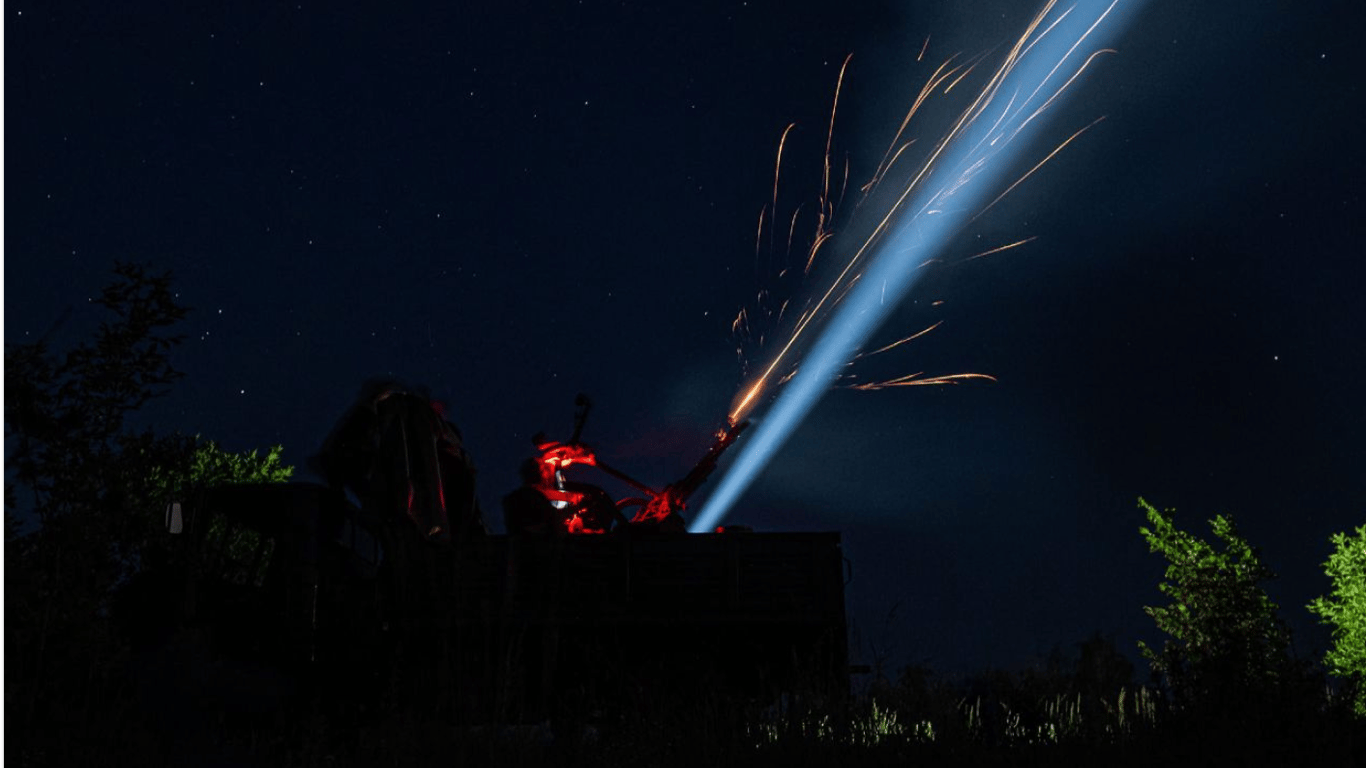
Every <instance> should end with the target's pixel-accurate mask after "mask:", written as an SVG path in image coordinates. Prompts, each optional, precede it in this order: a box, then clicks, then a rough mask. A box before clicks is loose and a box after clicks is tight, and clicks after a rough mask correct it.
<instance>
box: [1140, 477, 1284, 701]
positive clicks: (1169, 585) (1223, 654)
mask: <svg viewBox="0 0 1366 768" xmlns="http://www.w3.org/2000/svg"><path fill="white" fill-rule="evenodd" d="M1138 503H1139V507H1140V508H1141V509H1143V510H1144V512H1145V514H1146V515H1147V518H1148V523H1149V526H1150V527H1143V528H1140V529H1139V531H1140V532H1141V533H1142V534H1143V537H1144V538H1145V539H1147V541H1148V546H1149V547H1150V548H1151V550H1152V551H1153V552H1156V553H1160V554H1161V555H1162V556H1163V557H1165V558H1166V559H1167V561H1168V565H1167V570H1166V574H1165V578H1166V581H1164V582H1162V583H1161V584H1160V585H1158V589H1159V590H1160V591H1161V592H1162V594H1164V595H1166V596H1167V597H1169V598H1171V600H1172V602H1171V603H1170V604H1168V605H1165V606H1160V607H1145V608H1144V611H1145V612H1146V613H1147V614H1148V615H1149V616H1152V617H1153V619H1154V620H1155V621H1156V622H1157V626H1158V628H1159V629H1161V630H1162V631H1163V632H1165V633H1166V634H1167V635H1169V636H1170V637H1169V638H1168V639H1167V640H1166V642H1165V643H1164V644H1163V646H1162V649H1161V651H1155V650H1154V649H1152V648H1150V647H1148V646H1147V645H1145V644H1143V643H1139V646H1140V648H1141V650H1142V652H1143V656H1144V657H1145V658H1147V659H1148V661H1149V662H1151V663H1152V666H1153V669H1154V671H1155V672H1157V673H1158V675H1159V676H1161V677H1162V678H1163V679H1164V680H1165V682H1166V683H1167V685H1168V686H1169V687H1170V689H1171V692H1172V695H1173V698H1174V700H1175V703H1176V705H1177V706H1178V707H1180V708H1185V709H1195V710H1202V709H1203V710H1210V711H1213V710H1228V709H1230V708H1238V707H1241V706H1243V705H1245V704H1248V703H1250V702H1253V701H1257V700H1260V699H1262V698H1264V697H1265V696H1266V694H1269V693H1271V692H1272V691H1273V690H1275V689H1276V688H1277V687H1278V686H1280V685H1282V684H1283V683H1288V682H1292V679H1291V678H1293V677H1294V675H1293V674H1292V667H1293V664H1292V661H1291V659H1290V656H1289V647H1290V632H1289V630H1288V629H1287V628H1286V626H1285V624H1284V623H1283V622H1282V621H1281V619H1280V618H1279V617H1278V616H1277V615H1276V605H1275V603H1273V602H1271V599H1270V598H1269V597H1267V594H1266V591H1265V590H1264V589H1263V588H1262V582H1264V581H1266V580H1268V579H1270V578H1273V574H1272V572H1271V571H1270V569H1268V568H1267V567H1266V566H1265V565H1263V564H1262V562H1261V559H1260V557H1259V556H1258V553H1257V551H1256V550H1255V549H1253V547H1252V546H1251V545H1250V544H1248V542H1247V540H1246V539H1244V538H1243V537H1242V536H1240V535H1239V534H1238V531H1237V528H1236V527H1235V526H1234V523H1233V520H1232V519H1231V518H1229V517H1226V516H1224V515H1217V516H1215V518H1214V519H1213V520H1211V521H1210V526H1211V529H1212V530H1213V532H1214V536H1215V538H1216V539H1217V541H1218V542H1219V543H1220V544H1221V546H1219V547H1216V546H1214V545H1212V544H1210V543H1209V542H1207V541H1205V540H1203V539H1200V538H1198V537H1196V536H1194V535H1193V534H1190V533H1187V532H1186V531H1182V530H1179V529H1178V528H1176V526H1175V525H1174V523H1173V520H1172V517H1173V513H1172V511H1171V510H1167V511H1165V512H1159V511H1158V510H1157V509H1156V508H1154V507H1153V506H1152V505H1150V504H1148V503H1147V502H1146V501H1144V500H1142V499H1139V502H1138Z"/></svg>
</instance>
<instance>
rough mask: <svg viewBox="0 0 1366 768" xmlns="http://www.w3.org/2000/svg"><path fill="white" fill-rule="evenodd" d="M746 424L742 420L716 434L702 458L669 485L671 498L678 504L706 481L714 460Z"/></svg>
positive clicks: (713, 469) (714, 463)
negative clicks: (686, 472)
mask: <svg viewBox="0 0 1366 768" xmlns="http://www.w3.org/2000/svg"><path fill="white" fill-rule="evenodd" d="M748 426H749V421H742V422H740V423H738V424H735V425H733V426H731V428H730V429H727V430H726V431H724V432H722V433H721V434H720V435H718V436H717V439H716V442H715V443H713V444H712V446H711V448H710V449H708V450H707V453H706V454H705V455H704V456H703V457H702V460H701V461H699V462H697V464H696V465H694V466H693V468H692V469H691V470H690V471H689V472H688V474H686V475H684V476H683V479H682V480H679V481H678V482H676V483H674V484H673V485H671V486H669V490H670V491H671V492H672V496H673V498H674V499H675V500H676V501H677V502H678V504H679V505H680V506H682V504H684V503H686V502H687V500H688V497H689V496H691V495H693V493H694V492H695V491H697V489H698V488H699V487H701V485H702V483H704V482H706V481H707V478H708V477H709V476H710V475H711V473H712V472H713V471H715V470H716V462H717V461H719V460H720V458H721V454H722V453H725V451H726V449H727V448H729V447H730V446H731V443H734V442H735V440H736V438H738V437H739V436H740V433H741V432H744V431H745V429H746V428H747V427H748Z"/></svg>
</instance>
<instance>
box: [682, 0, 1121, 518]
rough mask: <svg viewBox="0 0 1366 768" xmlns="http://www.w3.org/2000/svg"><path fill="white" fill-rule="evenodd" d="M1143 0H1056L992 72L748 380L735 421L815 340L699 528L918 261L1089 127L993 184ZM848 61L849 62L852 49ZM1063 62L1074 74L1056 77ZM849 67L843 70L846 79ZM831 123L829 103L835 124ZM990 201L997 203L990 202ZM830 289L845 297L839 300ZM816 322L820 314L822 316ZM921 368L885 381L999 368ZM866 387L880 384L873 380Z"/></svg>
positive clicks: (928, 88) (824, 211) (787, 427)
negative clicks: (1001, 185)
mask: <svg viewBox="0 0 1366 768" xmlns="http://www.w3.org/2000/svg"><path fill="white" fill-rule="evenodd" d="M1122 1H1123V8H1122V9H1120V5H1121V2H1122ZM1139 4H1140V0H1132V1H1129V0H1078V2H1076V3H1075V4H1073V5H1071V6H1069V7H1067V8H1066V9H1059V7H1058V3H1057V2H1056V0H1050V2H1048V3H1046V4H1045V6H1044V7H1043V9H1042V10H1040V11H1039V13H1038V14H1036V15H1035V16H1034V17H1033V18H1032V19H1031V21H1030V22H1029V24H1028V25H1027V27H1026V28H1025V31H1024V33H1023V34H1021V35H1020V37H1019V38H1018V39H1017V40H1016V41H1015V43H1014V44H1013V45H1012V46H1011V48H1010V49H1009V51H1008V52H1007V53H1006V54H1005V56H1004V59H1003V60H1002V62H1001V64H1000V65H999V66H998V68H997V69H996V71H995V72H994V74H992V75H991V76H990V78H989V79H988V80H987V83H986V84H985V85H984V86H983V87H982V89H981V91H980V92H979V93H978V94H977V95H976V97H975V98H974V99H973V100H972V102H971V104H970V105H969V106H968V107H967V108H966V109H965V110H964V111H963V112H962V113H961V114H960V115H959V116H958V118H956V120H955V122H954V123H953V126H952V128H950V129H949V131H948V132H947V133H946V134H945V136H944V137H943V138H942V139H941V140H940V141H939V142H938V143H937V144H936V145H935V146H934V148H933V149H932V150H931V151H930V153H929V155H928V157H927V158H926V159H925V160H924V162H923V165H922V166H921V167H920V169H919V170H918V171H917V172H916V173H915V174H914V176H913V177H912V179H911V180H910V182H909V183H908V184H907V185H906V186H905V188H904V189H903V190H902V192H901V194H900V195H899V197H898V198H897V199H896V201H895V203H893V204H892V206H891V207H890V209H889V210H888V211H887V212H886V214H885V215H884V216H883V217H882V219H881V220H880V221H879V222H878V224H877V225H876V227H875V228H874V229H873V232H872V234H871V235H870V236H869V237H868V238H867V239H866V240H865V241H864V242H863V243H862V244H861V245H860V246H859V247H858V248H857V249H856V251H855V253H854V255H853V256H852V257H851V258H850V259H849V261H848V262H847V263H846V264H845V265H844V267H843V268H842V269H841V270H840V272H839V273H838V275H837V276H836V278H835V280H834V282H833V283H832V284H831V285H830V286H829V287H828V288H827V289H826V290H825V291H824V292H823V293H822V295H821V296H820V298H819V299H818V300H816V301H815V302H814V304H812V305H811V306H810V307H809V308H808V309H807V310H805V311H804V312H803V314H802V317H801V318H800V320H799V321H798V322H797V324H796V326H795V327H794V329H793V330H792V333H791V334H790V335H789V336H788V337H787V339H786V341H785V342H784V343H783V344H782V346H781V347H780V348H779V349H778V351H777V353H776V355H775V356H774V357H773V359H772V361H771V362H770V363H769V364H768V365H767V366H765V367H764V369H763V371H762V373H760V374H759V375H758V376H757V377H756V378H755V379H754V380H753V381H752V382H751V383H749V384H748V385H747V386H746V387H744V388H742V390H741V393H740V394H739V395H738V396H737V398H736V401H735V404H734V406H733V408H732V410H731V413H730V415H729V420H730V423H731V424H736V423H739V422H740V421H741V420H743V419H744V418H746V416H747V415H748V414H750V413H751V412H752V411H753V410H754V409H755V408H756V407H757V406H758V405H759V404H760V403H761V402H762V401H763V400H764V397H763V395H764V394H765V393H766V391H767V390H768V388H769V386H770V381H778V380H783V379H785V378H786V377H785V376H784V375H783V374H778V373H776V372H777V371H778V370H779V369H780V368H783V369H786V368H790V367H796V363H797V361H795V360H792V359H790V358H793V357H795V356H796V355H797V354H798V353H799V351H800V349H802V348H803V347H804V346H805V345H806V344H808V343H809V344H810V351H809V352H807V353H806V354H805V355H804V356H802V359H801V360H800V367H799V368H798V370H797V371H796V374H795V375H791V379H790V381H787V383H786V384H785V386H784V387H783V392H782V395H781V396H780V397H779V398H778V400H777V401H776V402H775V403H774V405H773V407H772V408H771V409H770V411H769V412H768V413H767V414H766V415H765V417H764V418H763V420H762V421H761V422H760V423H759V424H758V426H757V427H756V429H755V431H754V434H753V435H752V436H751V437H750V439H749V440H748V441H747V442H746V444H745V445H744V446H743V450H742V452H741V453H740V455H739V456H738V457H736V460H735V463H734V464H733V465H732V466H731V468H730V470H729V471H728V472H727V473H726V475H725V476H724V477H723V478H722V479H721V482H720V483H719V484H718V485H717V487H716V489H715V491H714V492H713V493H712V494H711V496H710V497H709V498H708V499H707V501H706V504H705V505H704V506H703V507H702V509H701V510H700V512H699V513H698V515H697V517H696V518H695V519H694V521H693V523H692V525H691V526H690V530H692V531H694V532H701V531H709V530H711V529H712V528H713V527H714V526H715V525H716V524H717V522H718V521H719V520H720V519H721V518H722V517H723V516H724V515H725V513H726V512H727V511H728V510H729V509H730V507H731V506H732V505H733V504H734V503H735V501H736V500H738V498H739V497H740V494H742V493H743V492H744V491H745V489H747V488H748V487H749V485H750V484H751V483H752V482H753V481H754V479H755V478H756V477H757V476H758V474H759V472H760V470H762V469H763V467H764V465H766V464H767V463H768V461H769V459H770V458H771V457H772V456H773V454H774V453H776V451H777V450H778V448H779V447H780V446H781V445H782V443H783V441H785V440H786V439H787V437H788V435H790V434H791V433H792V431H793V430H794V429H796V427H797V425H798V424H799V423H800V422H801V420H802V419H803V418H804V417H805V416H806V414H807V412H809V411H810V409H811V408H812V407H813V406H814V405H815V403H816V401H817V400H818V399H819V398H820V397H821V395H823V394H824V393H825V392H826V391H827V390H828V389H830V387H831V386H832V384H834V383H835V381H836V379H837V377H838V375H839V373H840V371H841V370H842V369H843V367H844V366H845V365H846V364H847V363H848V362H849V361H850V360H851V359H852V358H853V357H854V356H855V354H856V353H857V351H858V349H859V347H860V346H861V345H862V344H863V343H865V342H866V341H867V339H868V337H869V336H870V335H871V334H872V333H873V331H875V330H876V329H877V327H878V326H879V325H880V324H881V322H882V321H883V320H884V319H885V318H886V316H887V315H888V314H889V313H890V312H891V310H892V309H893V308H895V306H896V305H897V304H899V303H900V300H901V299H902V298H903V297H904V296H905V295H906V293H907V292H908V291H909V290H910V288H911V287H912V286H913V285H914V283H915V281H916V278H917V277H918V276H919V274H920V272H919V271H918V267H919V266H921V265H924V264H926V263H929V262H932V261H934V260H936V258H937V256H938V254H939V253H940V252H941V251H942V250H943V249H944V248H945V247H946V246H947V244H948V243H949V242H950V241H951V240H952V238H953V237H954V236H955V235H956V234H957V233H958V232H959V231H960V230H961V228H962V227H963V226H964V225H965V224H967V223H968V222H970V221H971V220H972V219H974V218H975V216H976V215H980V213H981V212H982V211H983V210H985V209H986V208H989V207H991V206H992V205H995V204H996V203H997V202H999V201H1000V199H1001V198H1002V197H1004V196H1005V195H1006V194H1008V193H1009V192H1010V191H1011V190H1013V189H1015V188H1016V186H1018V185H1019V184H1020V183H1021V182H1023V181H1024V180H1025V179H1027V178H1029V176H1030V175H1032V174H1033V173H1034V172H1035V171H1036V170H1038V168H1039V167H1040V166H1042V165H1043V164H1044V163H1046V162H1047V161H1048V160H1049V159H1051V158H1052V157H1053V156H1054V155H1056V154H1057V152H1058V151H1060V150H1061V149H1062V148H1063V147H1065V146H1066V145H1067V144H1068V143H1070V142H1071V141H1072V140H1073V139H1075V138H1076V137H1077V136H1078V135H1080V134H1081V133H1082V132H1083V131H1085V130H1086V129H1085V128H1083V129H1082V131H1078V132H1077V133H1075V134H1073V135H1072V136H1071V137H1069V138H1068V139H1067V140H1066V141H1064V142H1063V143H1062V144H1061V145H1059V146H1058V147H1057V148H1055V149H1054V150H1053V151H1052V152H1050V153H1049V154H1048V155H1047V156H1046V157H1045V158H1044V159H1043V160H1042V161H1039V162H1038V163H1037V164H1036V165H1035V166H1034V167H1033V168H1031V169H1030V170H1029V171H1028V172H1027V173H1025V174H1024V176H1022V177H1020V178H1019V179H1017V180H1016V181H1015V182H1014V183H1012V184H1010V185H1009V186H1008V187H1007V188H1006V190H1005V191H1004V192H1001V193H999V194H995V190H996V189H997V183H998V179H999V177H1000V175H1001V174H1002V173H1004V172H1005V171H1007V170H1008V169H1009V166H1010V164H1011V163H1012V161H1013V159H1014V156H1015V155H1016V154H1017V153H1018V151H1019V150H1020V149H1022V148H1023V147H1024V145H1025V144H1026V142H1027V139H1028V138H1029V137H1030V136H1031V135H1032V134H1033V133H1034V132H1036V131H1037V130H1038V128H1039V127H1040V123H1042V121H1041V120H1038V119H1037V118H1039V116H1040V115H1041V114H1043V113H1044V112H1045V111H1047V110H1049V109H1052V108H1054V107H1056V106H1057V105H1058V104H1059V103H1061V102H1062V99H1063V98H1064V97H1065V92H1066V91H1068V90H1070V88H1071V87H1072V86H1073V85H1074V84H1075V83H1076V82H1077V79H1078V78H1079V77H1080V76H1081V74H1082V72H1083V71H1085V70H1086V69H1087V68H1088V67H1089V66H1090V64H1091V63H1092V62H1093V61H1094V60H1095V58H1096V57H1097V56H1098V55H1099V54H1100V53H1103V52H1108V51H1109V49H1104V48H1101V47H1100V45H1101V39H1100V38H1101V37H1103V36H1111V35H1114V34H1116V33H1117V32H1118V31H1119V29H1120V28H1121V27H1122V26H1123V21H1124V18H1122V17H1125V16H1127V15H1131V14H1132V13H1133V11H1134V10H1135V9H1136V8H1137V6H1138V5H1139ZM1102 30H1103V31H1102ZM1083 48H1087V49H1088V50H1090V51H1091V52H1090V53H1088V54H1086V55H1085V58H1084V60H1082V61H1080V63H1078V62H1077V61H1076V58H1077V53H1078V51H1080V50H1081V49H1083ZM922 53H923V52H922ZM950 62H951V60H950ZM950 62H945V63H944V64H943V65H941V66H940V67H939V69H937V70H936V71H935V73H934V75H932V76H931V78H930V80H929V81H928V82H927V83H926V85H925V87H923V88H922V89H921V91H920V94H919V95H918V97H917V99H916V101H915V103H914V104H913V106H912V107H911V110H910V112H909V113H908V114H907V116H906V118H905V119H904V120H903V122H902V125H901V128H900V129H899V130H898V131H897V134H896V138H894V139H893V142H892V147H893V148H895V147H900V148H898V149H895V150H893V149H892V148H889V150H888V153H887V154H886V155H884V158H883V162H882V163H880V164H879V167H878V169H877V171H876V172H875V173H874V176H873V182H870V184H869V185H868V186H867V187H865V191H867V189H868V188H869V187H872V186H876V184H877V182H878V181H880V180H881V179H882V178H883V177H884V176H885V175H886V173H887V171H888V170H889V168H890V166H891V164H892V163H891V162H888V160H887V158H888V157H890V158H891V159H892V162H895V160H896V159H897V158H899V157H900V155H901V152H902V150H903V149H904V147H905V145H904V144H903V143H902V140H901V136H902V135H903V133H904V131H905V129H906V126H907V124H908V123H909V122H910V119H911V117H912V116H913V115H914V114H915V113H916V112H917V111H918V110H919V109H920V107H921V106H922V105H923V104H924V102H925V100H926V99H927V98H928V96H929V95H930V93H932V92H933V91H935V90H937V89H938V88H939V87H940V86H941V85H942V84H943V83H944V82H945V81H948V80H950V78H954V77H955V76H956V75H957V74H958V72H959V70H960V67H951V66H950ZM978 63H980V62H973V64H972V65H971V66H968V67H963V69H969V70H970V69H972V68H975V67H976V66H977V64H978ZM845 64H846V65H847V64H848V60H847V59H846V61H845ZM960 66H961V65H960ZM1064 72H1066V73H1068V74H1067V75H1066V76H1065V79H1062V80H1061V82H1059V79H1060V78H1063V77H1064V75H1063V74H1062V73H1064ZM843 76H844V71H843V68H841V72H840V78H841V81H842V79H843ZM960 80H961V78H958V79H953V80H952V81H951V82H950V83H949V85H948V88H949V89H952V88H953V87H954V86H957V85H958V84H959V82H960ZM836 101H838V89H837V92H836ZM833 124H834V111H833V109H832V112H831V127H832V130H833ZM1093 125H1094V123H1093ZM1089 127H1090V126H1087V128H1089ZM829 162H830V160H829V138H828V137H827V143H826V157H825V175H824V182H823V185H822V198H821V210H820V213H819V223H818V226H817V236H816V239H815V243H814V245H813V247H812V253H811V255H810V257H809V258H808V269H809V264H810V262H811V259H813V258H814V255H815V253H814V252H815V250H816V249H817V248H819V247H820V246H821V245H822V244H823V243H824V242H825V240H826V239H828V237H829V234H830V233H829V230H828V229H826V225H827V223H828V221H829V216H828V214H829V212H830V211H829V205H828V179H829ZM993 195H995V197H994V198H993ZM985 201H990V202H987V203H986V205H985V206H983V203H984V202H985ZM1018 244H1019V243H1015V244H1012V245H1011V246H1006V247H1005V248H1009V247H1013V246H1014V245H1018ZM997 250H998V251H999V250H1004V248H1002V249H997ZM980 255H986V254H980ZM865 278H866V279H865ZM832 297H837V298H834V299H833V300H832ZM818 320H819V321H821V322H820V323H817V322H816V321H818ZM813 323H814V324H815V325H814V326H813ZM808 331H810V333H811V334H812V335H815V336H816V338H814V339H812V340H810V341H809V342H808V341H807V340H806V339H805V338H804V337H805V336H806V335H807V333H808ZM817 334H818V335H817ZM789 375H790V374H789ZM919 376H920V374H913V375H911V376H907V377H902V378H900V379H896V380H893V381H892V382H882V383H881V386H913V385H925V384H951V383H956V382H957V381H960V380H963V379H968V378H990V377H986V376H983V375H982V374H956V375H952V376H940V377H930V378H925V379H921V378H919ZM864 388H876V387H874V386H867V385H865V386H864Z"/></svg>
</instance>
